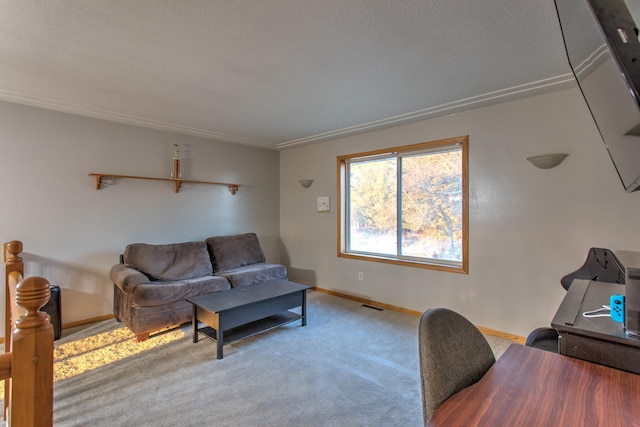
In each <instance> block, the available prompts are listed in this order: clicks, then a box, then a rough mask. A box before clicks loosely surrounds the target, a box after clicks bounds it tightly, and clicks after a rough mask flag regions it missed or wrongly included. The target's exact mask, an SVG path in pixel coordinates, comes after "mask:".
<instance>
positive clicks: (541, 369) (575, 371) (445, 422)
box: [428, 344, 640, 427]
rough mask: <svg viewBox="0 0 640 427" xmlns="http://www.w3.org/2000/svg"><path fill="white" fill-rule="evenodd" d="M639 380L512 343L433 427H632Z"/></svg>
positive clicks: (637, 416) (638, 412)
mask: <svg viewBox="0 0 640 427" xmlns="http://www.w3.org/2000/svg"><path fill="white" fill-rule="evenodd" d="M639 398H640V375H636V374H632V373H629V372H625V371H621V370H617V369H613V368H610V367H607V366H602V365H597V364H594V363H590V362H586V361H584V360H579V359H575V358H572V357H567V356H563V355H560V354H555V353H551V352H548V351H543V350H539V349H536V348H532V347H525V346H522V345H519V344H512V345H511V346H509V348H507V350H506V351H505V352H504V354H503V355H502V356H501V357H500V359H498V361H497V362H496V363H495V364H494V365H493V366H492V367H491V369H489V371H488V372H487V373H486V374H485V375H484V377H482V379H481V380H480V381H478V382H477V383H476V384H473V385H471V386H469V387H467V388H465V389H463V390H461V391H460V392H458V393H456V394H455V395H453V396H451V397H450V398H449V399H447V400H446V401H445V402H444V403H443V404H442V405H441V406H440V407H439V408H438V409H437V410H436V411H435V413H434V415H433V417H432V418H431V421H430V422H429V424H428V425H429V426H447V427H455V426H492V427H493V426H563V427H567V426H580V427H585V426H634V425H638V424H639V423H640V404H638V399H639Z"/></svg>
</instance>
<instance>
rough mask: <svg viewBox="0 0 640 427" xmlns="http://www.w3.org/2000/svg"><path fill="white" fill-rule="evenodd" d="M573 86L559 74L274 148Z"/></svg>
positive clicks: (570, 78)
mask: <svg viewBox="0 0 640 427" xmlns="http://www.w3.org/2000/svg"><path fill="white" fill-rule="evenodd" d="M574 83H575V78H574V76H573V74H571V73H567V74H561V75H559V76H556V77H551V78H547V79H543V80H538V81H535V82H531V83H526V84H522V85H518V86H513V87H510V88H506V89H500V90H496V91H493V92H488V93H485V94H482V95H477V96H472V97H469V98H464V99H459V100H457V101H452V102H448V103H445V104H441V105H437V106H434V107H429V108H424V109H422V110H417V111H413V112H410V113H406V114H400V115H397V116H392V117H388V118H385V119H380V120H375V121H371V122H367V123H362V124H359V125H355V126H349V127H345V128H342V129H336V130H333V131H329V132H324V133H319V134H316V135H311V136H307V137H304V138H299V139H294V140H291V141H286V142H281V143H279V144H277V148H278V149H280V150H282V149H285V148H292V147H296V146H300V145H306V144H311V143H316V142H322V141H326V140H329V139H335V138H342V137H345V136H350V135H355V134H358V133H363V132H371V131H374V130H378V129H383V128H386V127H392V126H398V125H401V124H405V123H410V122H415V121H419V120H425V119H429V118H435V117H441V116H444V115H448V114H453V113H458V112H461V111H466V110H471V109H474V108H479V107H482V106H485V105H487V104H496V103H502V102H507V101H513V100H516V99H520V98H524V97H527V96H534V95H539V94H542V93H546V92H551V91H554V90H560V89H564V88H566V87H569V86H571V85H572V84H574Z"/></svg>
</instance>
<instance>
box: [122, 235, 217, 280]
mask: <svg viewBox="0 0 640 427" xmlns="http://www.w3.org/2000/svg"><path fill="white" fill-rule="evenodd" d="M124 264H125V265H126V266H127V267H131V268H135V269H136V270H139V271H141V272H142V273H144V274H146V275H147V276H149V278H150V279H151V280H164V281H171V280H183V279H192V278H194V277H201V276H209V275H211V273H212V272H213V268H212V266H211V259H210V257H209V253H208V252H207V246H206V244H205V243H204V242H186V243H172V244H168V245H149V244H146V243H133V244H131V245H128V246H127V247H126V249H125V251H124Z"/></svg>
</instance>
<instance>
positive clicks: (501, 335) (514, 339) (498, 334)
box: [299, 282, 526, 345]
mask: <svg viewBox="0 0 640 427" xmlns="http://www.w3.org/2000/svg"><path fill="white" fill-rule="evenodd" d="M299 283H303V284H305V285H309V286H312V287H313V289H314V290H316V291H318V292H322V293H325V294H329V295H334V296H337V297H341V298H346V299H349V300H352V301H357V302H361V303H363V304H367V305H371V306H374V307H380V308H384V309H387V310H391V311H395V312H398V313H404V314H408V315H410V316H414V317H420V316H422V312H421V311H416V310H410V309H408V308H404V307H399V306H397V305H392V304H386V303H383V302H379V301H374V300H371V299H368V298H362V297H358V296H355V295H351V294H347V293H344V292H339V291H332V290H329V289H324V288H318V287H317V286H315V285H312V284H310V283H304V282H299ZM476 327H477V328H478V329H479V330H480V332H482V333H483V334H486V335H491V336H494V337H498V338H503V339H506V340H509V341H512V342H515V343H518V344H523V345H524V343H525V341H526V338H525V337H522V336H519V335H515V334H510V333H508V332H502V331H497V330H495V329H490V328H485V327H483V326H476Z"/></svg>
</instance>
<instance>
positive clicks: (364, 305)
mask: <svg viewBox="0 0 640 427" xmlns="http://www.w3.org/2000/svg"><path fill="white" fill-rule="evenodd" d="M362 306H363V307H367V308H372V309H374V310H378V311H384V308H380V307H374V306H372V305H369V304H362Z"/></svg>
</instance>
